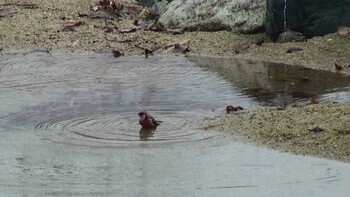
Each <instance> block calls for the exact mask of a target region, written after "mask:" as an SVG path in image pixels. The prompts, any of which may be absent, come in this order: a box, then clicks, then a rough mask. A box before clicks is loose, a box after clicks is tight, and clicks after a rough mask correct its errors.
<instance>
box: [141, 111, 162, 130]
mask: <svg viewBox="0 0 350 197" xmlns="http://www.w3.org/2000/svg"><path fill="white" fill-rule="evenodd" d="M138 115H139V117H140V119H139V123H140V125H141V126H142V128H144V129H156V128H157V126H159V124H160V121H157V120H155V119H154V118H153V117H152V116H151V115H150V114H149V113H147V112H145V111H142V112H139V113H138Z"/></svg>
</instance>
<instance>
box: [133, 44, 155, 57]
mask: <svg viewBox="0 0 350 197" xmlns="http://www.w3.org/2000/svg"><path fill="white" fill-rule="evenodd" d="M135 47H137V48H139V49H142V50H143V54H145V58H148V56H149V55H153V52H154V50H152V49H149V48H147V47H143V46H141V45H138V44H137V45H135Z"/></svg>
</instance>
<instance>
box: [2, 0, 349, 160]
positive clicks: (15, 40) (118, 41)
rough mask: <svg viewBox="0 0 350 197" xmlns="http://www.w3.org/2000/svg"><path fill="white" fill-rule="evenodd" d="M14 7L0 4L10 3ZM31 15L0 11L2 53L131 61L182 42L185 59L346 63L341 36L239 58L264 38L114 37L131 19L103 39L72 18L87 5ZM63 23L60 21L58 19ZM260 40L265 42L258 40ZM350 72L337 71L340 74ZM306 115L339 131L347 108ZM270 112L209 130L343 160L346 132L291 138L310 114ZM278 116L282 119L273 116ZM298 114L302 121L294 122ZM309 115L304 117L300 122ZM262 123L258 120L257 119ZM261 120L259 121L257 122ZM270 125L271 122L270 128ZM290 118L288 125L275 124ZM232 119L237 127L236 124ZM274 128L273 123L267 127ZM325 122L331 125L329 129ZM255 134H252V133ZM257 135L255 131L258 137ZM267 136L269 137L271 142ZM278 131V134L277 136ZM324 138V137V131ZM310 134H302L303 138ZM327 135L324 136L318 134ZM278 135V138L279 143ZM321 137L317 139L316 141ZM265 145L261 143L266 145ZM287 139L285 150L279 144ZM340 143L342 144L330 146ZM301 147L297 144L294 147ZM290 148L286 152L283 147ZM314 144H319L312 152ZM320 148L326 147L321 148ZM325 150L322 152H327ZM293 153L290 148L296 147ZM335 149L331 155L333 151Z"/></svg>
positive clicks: (92, 24)
mask: <svg viewBox="0 0 350 197" xmlns="http://www.w3.org/2000/svg"><path fill="white" fill-rule="evenodd" d="M10 2H16V1H4V2H2V4H3V3H10ZM35 3H36V4H37V8H34V9H31V8H29V9H28V8H24V7H20V6H16V5H9V6H0V15H1V16H2V17H0V29H1V31H0V39H1V40H0V50H1V51H2V52H3V53H6V52H11V51H18V50H19V51H26V50H32V49H45V50H46V49H49V50H58V51H110V50H111V49H120V50H122V51H123V52H124V53H125V55H126V56H128V55H132V54H142V52H143V50H142V49H140V47H137V46H136V45H138V46H142V47H147V48H153V47H163V46H166V45H168V44H169V43H174V42H182V41H184V40H188V39H190V41H189V43H188V46H189V47H190V49H191V52H190V54H200V55H210V56H226V57H234V58H245V59H253V60H259V61H268V62H282V63H286V64H290V65H302V66H306V67H308V68H312V69H322V70H329V71H333V72H335V68H334V63H335V62H339V63H346V64H348V63H350V51H349V50H348V48H349V46H350V36H345V37H341V36H339V35H338V34H336V33H335V34H331V35H327V36H324V37H315V38H312V39H309V40H308V41H306V42H291V43H284V44H281V43H272V42H270V41H267V42H266V43H263V44H262V46H257V45H255V44H253V45H252V46H251V47H250V48H249V49H247V50H246V51H244V52H242V53H240V54H235V52H234V49H233V46H234V45H235V44H237V43H242V42H245V41H247V40H248V41H252V42H254V41H255V40H257V39H258V38H261V37H265V38H266V36H265V35H263V34H259V35H238V34H234V33H231V32H227V31H220V32H185V33H184V34H180V35H170V34H167V33H164V32H163V33H162V32H153V31H146V30H139V31H136V32H133V33H119V30H122V29H126V28H131V27H133V25H132V23H133V19H132V18H128V17H121V18H119V19H117V20H113V21H108V22H107V23H108V25H109V26H113V27H117V28H118V29H115V30H113V32H110V33H107V32H105V31H104V30H103V29H101V28H96V27H101V26H103V25H105V20H103V19H92V18H89V17H79V13H89V12H90V11H89V5H90V1H83V0H78V1H70V0H62V1H49V0H38V1H35ZM63 18H64V20H63ZM77 21H82V22H84V25H82V26H79V27H76V28H74V29H75V31H72V32H63V31H61V30H62V28H63V27H64V26H66V25H69V24H73V23H75V22H77ZM266 39H267V38H266ZM290 47H300V48H302V49H303V51H301V52H297V53H291V54H290V53H286V51H287V50H288V48H290ZM349 70H350V69H345V71H342V72H343V73H347V72H348V71H349ZM312 109H315V110H317V111H318V113H317V118H318V119H320V120H327V121H328V122H330V125H333V124H335V123H336V125H347V124H348V122H349V120H348V117H349V115H348V114H347V112H348V111H349V109H348V105H347V104H343V105H315V106H312ZM273 110H274V109H269V108H267V109H263V110H261V109H257V110H255V111H254V110H253V111H252V112H248V113H247V114H245V115H240V116H230V117H224V118H223V119H222V120H224V121H222V120H221V119H220V120H219V121H218V122H219V124H214V125H215V126H217V127H221V128H222V129H223V130H225V131H228V132H230V131H231V129H232V125H235V126H236V125H239V124H236V123H237V122H239V123H240V124H241V125H245V126H240V127H235V128H239V130H240V131H239V132H232V133H234V134H235V136H236V137H238V138H244V139H245V136H246V133H249V136H250V137H249V140H247V141H249V142H253V143H258V144H263V145H264V146H268V147H272V148H278V149H283V150H288V151H293V152H296V153H302V154H311V155H318V156H324V157H328V158H335V159H341V160H344V161H349V152H348V151H347V150H346V149H347V148H348V147H349V144H348V142H349V140H350V139H349V135H348V128H346V127H339V128H338V130H337V132H335V130H334V128H333V126H329V125H327V124H326V125H324V127H327V129H326V132H324V134H323V133H320V134H315V135H313V134H312V136H317V137H307V139H308V140H303V139H304V138H303V137H305V136H304V135H302V136H301V137H298V134H300V133H301V132H305V128H304V127H305V125H304V127H302V128H301V127H299V126H296V125H299V124H300V122H301V121H312V120H313V119H314V118H316V117H314V115H315V114H310V113H309V110H310V107H309V106H307V107H299V108H298V109H297V113H296V112H295V109H294V108H287V109H285V110H283V111H281V112H280V111H278V112H276V113H271V111H273ZM329 110H334V111H335V112H337V113H340V114H345V115H344V116H343V117H344V118H337V117H336V116H332V115H330V114H332V113H329ZM282 112H283V115H282V114H281V113H282ZM252 114H256V115H254V116H253V119H254V121H249V118H247V117H249V116H252ZM303 114H305V119H300V117H303ZM306 114H310V115H312V116H306ZM259 117H260V118H262V117H264V119H262V120H263V121H258V120H260V119H259ZM265 119H266V120H265ZM271 119H272V120H276V121H271ZM291 119H295V121H296V122H295V124H293V125H292V128H289V127H290V124H280V125H279V124H275V123H277V122H278V121H277V120H280V121H279V122H283V121H282V120H284V121H290V120H291ZM237 120H239V121H237ZM274 122H275V123H274ZM331 123H332V124H331ZM254 131H256V132H254ZM258 131H259V132H258ZM268 131H271V132H272V131H274V132H273V135H270V134H268ZM282 131H283V132H282ZM327 131H329V132H327ZM306 133H307V134H308V135H310V133H309V132H306ZM325 134H327V135H331V137H324V139H323V138H322V136H323V135H325ZM281 136H282V137H281ZM320 136H321V137H320ZM271 138H272V140H267V139H271ZM285 138H288V143H286V139H285ZM338 138H342V139H344V142H341V143H340V141H339V140H334V139H338ZM300 141H302V142H303V143H300ZM285 144H290V145H288V146H287V145H285ZM315 144H320V145H319V146H316V147H318V148H312V149H311V148H310V147H314V145H315ZM326 145H327V146H326ZM328 145H329V146H328ZM296 146H298V148H296ZM334 147H338V148H336V149H335V148H334Z"/></svg>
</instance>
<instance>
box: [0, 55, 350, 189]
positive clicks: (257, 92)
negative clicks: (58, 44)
mask: <svg viewBox="0 0 350 197" xmlns="http://www.w3.org/2000/svg"><path fill="white" fill-rule="evenodd" d="M191 59H192V58H191ZM192 60H193V62H195V63H193V62H191V61H189V60H188V59H187V58H185V57H173V56H152V57H149V58H148V59H145V58H144V57H141V56H133V57H123V58H118V59H116V58H113V57H112V55H109V54H105V53H102V54H96V53H79V54H77V53H52V54H47V53H25V54H23V53H18V54H7V55H4V56H2V57H1V58H0V70H1V71H0V109H1V110H0V144H1V149H0V155H2V156H1V157H0V177H1V178H0V193H1V194H3V195H4V196H22V195H27V194H32V195H33V196H116V195H120V196H124V194H131V195H132V196H180V195H181V196H188V195H191V196H232V193H231V191H233V192H235V194H237V195H238V196H261V195H263V196H285V194H288V195H290V196H305V194H309V193H310V192H313V194H315V195H317V196H320V195H321V196H322V195H325V194H333V192H334V191H335V190H336V191H338V196H342V195H343V196H346V195H348V193H349V192H350V191H349V190H348V188H349V187H348V183H349V181H350V180H349V176H347V175H348V174H349V173H350V166H349V165H347V164H343V163H340V162H335V161H329V160H324V159H316V158H308V157H302V156H296V155H291V154H287V153H280V152H277V151H272V150H266V149H262V148H258V147H254V146H250V145H244V144H241V143H238V142H235V141H233V140H232V139H231V138H229V137H227V136H225V135H224V134H222V133H219V132H215V131H211V132H207V131H203V130H201V129H200V127H201V123H202V122H203V121H205V120H207V119H210V118H213V117H215V116H218V115H223V114H225V107H226V105H228V104H232V105H240V106H242V107H244V108H253V107H256V106H259V105H274V104H275V102H276V101H275V100H279V98H280V97H281V98H283V99H282V101H283V102H284V103H285V104H288V103H291V102H299V101H303V99H302V98H304V97H309V96H313V95H316V96H319V97H321V98H323V99H327V98H331V99H336V100H339V99H340V100H342V101H348V98H350V97H349V96H348V91H347V90H346V88H343V87H346V86H349V82H348V81H349V80H348V78H344V77H338V76H336V75H334V74H331V73H328V72H315V71H308V70H303V69H299V68H289V67H285V66H277V65H265V64H252V63H247V62H239V61H238V62H237V61H234V60H230V59H217V58H204V57H203V58H197V59H196V60H194V59H192ZM337 88H338V90H339V92H340V93H341V94H340V95H339V94H337V93H333V91H334V90H337ZM339 88H340V89H339ZM339 92H338V93H339ZM279 95H281V96H279ZM332 95H333V96H332ZM334 95H337V96H334ZM284 96H286V99H284ZM288 99H290V100H288ZM282 101H281V102H282ZM143 110H145V111H148V112H149V113H150V114H151V115H152V116H153V117H155V119H157V120H160V121H162V124H161V125H160V126H159V127H157V129H156V130H142V129H141V130H140V128H141V126H140V125H139V124H138V115H137V114H138V112H139V111H143ZM295 166H298V167H297V168H296V167H295ZM267 177H268V178H267ZM310 188H311V190H310ZM313 188H314V189H313ZM319 188H323V189H322V190H319ZM327 188H329V189H328V190H327ZM305 191H306V193H305ZM328 196H329V195H328Z"/></svg>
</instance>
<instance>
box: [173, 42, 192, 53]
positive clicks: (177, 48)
mask: <svg viewBox="0 0 350 197" xmlns="http://www.w3.org/2000/svg"><path fill="white" fill-rule="evenodd" d="M174 49H175V51H176V52H181V53H188V52H190V51H191V50H190V48H189V47H188V46H187V47H184V46H182V45H181V44H179V43H176V44H175V45H174Z"/></svg>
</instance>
